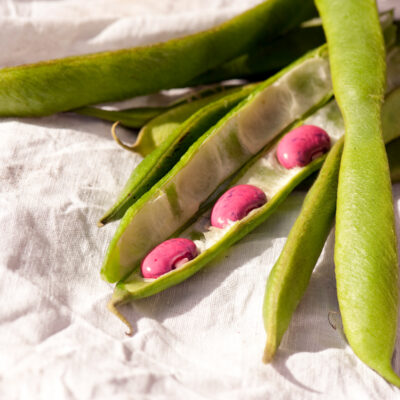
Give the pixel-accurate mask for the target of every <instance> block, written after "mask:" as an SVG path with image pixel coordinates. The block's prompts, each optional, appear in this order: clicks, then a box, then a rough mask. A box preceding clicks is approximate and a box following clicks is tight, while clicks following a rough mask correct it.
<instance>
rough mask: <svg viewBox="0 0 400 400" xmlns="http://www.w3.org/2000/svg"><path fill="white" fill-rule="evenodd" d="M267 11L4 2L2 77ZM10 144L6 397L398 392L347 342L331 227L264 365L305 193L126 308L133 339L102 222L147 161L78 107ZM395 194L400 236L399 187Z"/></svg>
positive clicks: (5, 153) (197, 5)
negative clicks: (116, 302)
mask: <svg viewBox="0 0 400 400" xmlns="http://www.w3.org/2000/svg"><path fill="white" fill-rule="evenodd" d="M256 3H259V1H258V0H257V1H250V0H230V1H228V0H218V1H213V2H204V1H199V0H190V1H188V0H186V1H185V0H173V1H172V0H170V1H160V0H151V1H146V2H143V1H139V0H136V1H133V0H129V1H128V0H124V1H122V0H119V1H116V0H115V1H112V2H109V1H106V0H99V1H94V0H88V1H86V2H81V1H78V0H60V1H57V2H54V1H50V0H47V1H46V0H42V1H39V0H38V1H30V2H29V1H18V0H5V1H2V2H0V43H1V48H2V51H1V52H0V67H4V66H11V65H17V64H21V63H27V62H34V61H39V60H46V59H50V58H55V57H61V56H67V55H72V54H84V53H88V52H96V51H101V50H110V49H117V48H122V47H128V46H136V45H140V44H147V43H153V42H156V41H159V40H166V39H168V38H172V37H178V36H182V35H184V34H187V33H191V32H195V31H199V30H202V29H206V28H208V27H210V26H213V25H215V24H217V23H219V22H221V21H224V20H226V19H228V18H230V17H232V16H233V15H236V14H238V13H239V12H241V11H243V10H245V9H247V8H249V7H251V6H253V5H255V4H256ZM395 3H396V1H389V0H386V1H382V2H381V3H380V5H381V7H382V8H385V9H387V8H388V7H390V6H391V5H394V4H395ZM399 10H400V7H399V6H398V5H397V15H399ZM174 94H176V92H173V93H172V94H171V93H162V94H159V95H154V96H149V97H143V98H139V99H135V100H134V101H127V102H123V103H122V104H123V105H151V104H157V103H160V102H165V101H167V100H168V99H169V98H170V97H171V96H172V95H174ZM120 129H121V131H123V128H120ZM0 137H1V140H0V182H1V185H0V226H1V234H0V293H1V295H2V296H1V298H2V301H1V304H0V354H1V355H0V398H1V399H7V400H13V399H34V400H36V399H57V400H64V399H65V400H72V399H79V400H80V399H96V400H97V399H111V398H112V399H114V400H123V399H135V400H162V399H177V400H180V399H185V400H202V399H212V400H225V399H229V400H261V399H263V400H264V399H269V398H273V399H276V400H283V399H298V400H300V399H316V398H323V399H335V400H338V399H349V398H357V399H377V400H378V399H379V400H381V399H397V398H400V389H397V388H394V387H392V386H390V385H389V384H387V383H386V382H385V381H384V380H383V379H382V378H380V377H379V376H378V375H377V374H376V373H375V372H373V371H372V370H370V369H369V368H368V367H366V366H365V365H364V364H363V363H362V362H361V361H359V360H358V358H357V357H356V356H355V355H354V354H353V352H352V350H351V349H350V348H349V346H348V345H347V343H346V340H345V338H344V336H343V332H342V330H341V327H340V317H339V315H338V314H337V312H338V304H337V298H336V286H335V277H334V263H333V249H334V234H333V232H332V233H331V235H330V236H329V239H328V241H327V244H326V246H325V249H324V251H323V253H322V255H321V257H320V259H319V262H318V265H317V267H316V270H315V271H314V273H313V276H312V279H311V282H310V286H309V288H308V290H307V292H306V294H305V297H304V299H303V300H302V302H301V304H300V306H299V308H298V309H297V311H296V313H295V314H294V316H293V320H292V322H291V325H290V328H289V330H288V332H287V333H286V335H285V337H284V339H283V342H282V344H281V347H280V350H279V351H278V353H277V356H276V360H275V361H274V362H273V363H272V364H270V365H263V364H262V362H261V357H262V352H263V348H264V344H265V333H264V328H263V321H262V311H261V310H262V302H263V295H264V289H265V282H266V278H267V276H268V274H269V272H270V270H271V268H272V267H273V265H274V262H275V261H276V259H277V257H278V256H279V254H280V251H281V250H282V247H283V245H284V243H285V239H286V237H287V235H288V233H289V231H290V228H291V226H292V224H293V222H294V221H295V218H296V216H297V215H298V213H299V210H300V207H301V204H302V201H303V199H304V192H300V191H296V192H294V193H293V194H292V195H291V196H290V197H289V198H288V200H287V201H286V202H285V203H284V204H283V205H282V206H281V207H280V208H279V209H278V211H277V212H276V213H275V214H274V215H273V216H272V217H271V218H270V219H269V220H268V221H267V222H266V223H264V224H263V225H262V226H260V227H259V228H258V229H256V230H255V231H253V232H252V233H250V234H249V235H248V236H247V237H246V238H244V239H243V240H242V241H240V242H239V243H237V244H236V245H235V246H234V247H233V248H231V249H230V250H229V251H228V252H226V253H225V254H223V256H221V257H219V259H217V260H215V261H213V262H212V263H211V265H210V266H209V267H208V268H206V269H204V270H202V271H201V272H199V273H197V274H196V275H195V276H193V277H192V278H190V279H189V280H187V281H186V282H183V283H182V284H180V285H178V286H176V287H173V288H170V289H168V290H166V291H165V292H163V293H160V294H157V295H155V296H153V297H150V298H147V299H143V300H138V301H135V302H134V303H131V304H130V305H126V306H124V307H123V308H122V311H123V312H124V313H125V314H126V316H127V318H128V319H129V320H130V321H132V322H133V325H134V329H135V335H134V336H133V337H127V336H125V335H124V332H125V330H126V328H125V327H124V326H123V325H122V324H121V322H120V321H119V320H118V319H117V318H115V316H113V315H112V314H111V313H109V312H108V311H107V309H106V304H107V301H108V299H109V297H110V295H111V293H112V289H113V287H112V285H110V284H108V283H106V282H104V281H103V280H101V278H100V275H99V270H100V266H101V264H102V260H103V256H104V254H105V251H106V249H107V246H108V243H109V241H110V239H111V237H112V235H113V233H114V231H115V229H116V226H117V223H113V224H110V225H107V226H106V227H104V228H102V229H99V228H97V226H96V221H97V220H98V218H99V217H100V216H101V215H102V214H103V213H104V212H105V211H106V209H107V208H108V207H109V206H110V205H111V204H112V203H113V202H114V200H115V199H116V195H117V194H118V192H119V190H120V189H121V188H122V186H123V185H124V183H125V181H126V180H127V178H128V176H129V175H130V173H131V171H132V169H133V168H134V167H135V166H136V165H137V164H138V163H139V162H140V160H141V157H140V156H139V155H135V154H133V153H129V152H127V151H125V150H123V149H121V148H120V147H118V146H117V145H116V144H115V142H114V141H113V140H112V138H111V136H110V124H109V123H106V122H101V121H97V120H95V119H92V118H87V117H83V116H77V115H75V114H73V113H65V114H58V115H54V116H50V117H46V118H36V119H33V118H27V119H14V118H13V119H1V120H0ZM125 137H127V138H128V139H129V138H131V139H132V140H133V136H132V134H129V133H128V132H127V131H125ZM393 189H394V191H393V197H394V204H395V212H396V223H397V230H398V232H399V231H400V217H399V214H400V185H399V184H396V185H394V187H393ZM328 316H329V317H330V318H329V319H328ZM396 349H397V352H398V351H399V349H400V342H399V341H398V342H397V346H396ZM394 368H395V370H396V371H397V372H400V360H399V357H396V354H395V356H394Z"/></svg>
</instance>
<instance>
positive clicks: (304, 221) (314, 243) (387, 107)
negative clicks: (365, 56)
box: [263, 89, 400, 362]
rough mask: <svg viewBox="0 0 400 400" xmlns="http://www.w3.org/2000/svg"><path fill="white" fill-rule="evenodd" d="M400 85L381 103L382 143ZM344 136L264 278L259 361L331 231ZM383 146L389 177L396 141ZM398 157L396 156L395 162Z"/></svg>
mask: <svg viewBox="0 0 400 400" xmlns="http://www.w3.org/2000/svg"><path fill="white" fill-rule="evenodd" d="M399 110H400V89H397V90H395V91H393V92H392V93H391V94H390V95H389V96H388V98H387V99H386V100H385V103H384V105H383V108H382V120H383V134H384V139H385V142H386V143H388V142H391V141H392V140H394V139H395V138H398V137H399V136H400V113H399ZM335 113H336V115H337V122H336V124H337V126H338V128H339V129H341V130H342V131H343V132H344V126H343V121H342V117H341V115H340V112H339V110H338V109H337V108H336V109H335ZM343 143H344V140H343V138H342V139H340V140H339V141H338V142H337V143H336V144H335V146H334V147H333V148H332V149H331V151H330V152H329V154H328V156H327V158H326V160H325V162H324V165H323V166H322V168H321V171H320V173H319V175H318V177H317V179H316V181H315V182H314V184H313V185H312V187H311V189H310V191H309V192H308V194H307V196H306V198H305V199H304V203H303V206H302V209H301V211H300V214H299V216H298V218H297V219H296V222H295V223H294V225H293V227H292V229H291V231H290V233H289V236H288V238H287V241H286V243H285V246H284V248H283V250H282V252H281V255H280V256H279V258H278V260H277V262H276V263H275V265H274V267H273V268H272V270H271V273H270V275H269V277H268V281H267V286H266V291H265V297H264V305H263V318H264V325H265V331H266V333H267V343H266V346H265V351H264V357H263V361H264V362H269V361H271V359H272V358H273V356H274V354H275V352H276V350H277V349H278V347H279V344H280V342H281V339H282V337H283V334H284V333H285V331H286V330H287V328H288V326H289V323H290V320H291V317H292V315H293V313H294V311H295V309H296V307H297V305H298V304H299V302H300V300H301V298H302V296H303V294H304V292H305V290H306V288H307V286H308V283H309V281H310V278H311V273H312V271H313V269H314V267H315V264H316V263H317V260H318V257H319V256H320V254H321V251H322V248H323V246H324V244H325V241H326V239H327V237H328V234H329V232H330V231H331V228H332V225H333V220H334V216H335V212H336V197H337V185H338V177H339V168H340V160H341V156H342V151H343ZM391 143H393V144H391V145H389V146H388V147H387V149H388V152H389V153H390V154H393V157H392V163H391V173H392V174H393V176H392V179H393V180H396V171H397V173H398V167H399V165H400V157H399V156H398V155H399V154H400V152H398V153H397V157H395V156H394V155H395V154H396V153H395V152H396V151H398V150H399V149H400V148H399V145H400V140H397V141H396V142H391ZM397 160H399V161H397Z"/></svg>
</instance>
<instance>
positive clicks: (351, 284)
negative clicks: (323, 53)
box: [316, 0, 400, 386]
mask: <svg viewBox="0 0 400 400" xmlns="http://www.w3.org/2000/svg"><path fill="white" fill-rule="evenodd" d="M316 5H317V7H318V10H319V12H320V15H321V17H322V22H323V27H324V30H325V34H326V37H327V42H328V47H329V54H330V63H331V69H332V81H333V87H334V92H335V97H336V99H337V102H338V104H339V107H340V109H341V112H342V115H343V119H344V121H345V128H346V137H345V144H344V149H343V155H342V160H341V164H340V173H339V184H338V197H337V212H336V243H335V265H336V268H335V272H336V281H337V292H338V301H339V308H340V312H341V315H342V321H343V327H344V333H345V335H346V337H347V339H348V341H349V344H350V346H351V347H352V349H353V350H354V352H355V354H356V355H357V356H358V357H359V358H360V359H361V360H362V361H363V362H364V363H365V364H367V365H368V366H369V367H371V368H372V369H374V370H375V371H377V372H378V373H379V374H380V375H381V376H383V377H384V378H385V379H386V380H388V381H389V382H391V383H393V384H395V385H397V386H400V377H398V376H397V375H396V373H395V372H394V371H393V369H392V366H391V358H392V354H393V349H394V345H395V339H396V328H397V314H398V257H397V249H396V235H395V226H394V213H393V204H392V194H391V182H390V176H389V167H388V161H387V156H386V152H385V147H384V143H383V140H382V125H381V118H380V116H381V104H382V100H383V93H384V85H385V58H384V54H385V50H384V44H383V39H382V32H381V29H380V26H379V21H378V13H377V9H376V4H375V1H373V0H351V1H350V0H348V1H339V0H316ZM359 21H362V24H360V23H359Z"/></svg>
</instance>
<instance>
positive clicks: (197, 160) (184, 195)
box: [102, 47, 331, 282]
mask: <svg viewBox="0 0 400 400" xmlns="http://www.w3.org/2000/svg"><path fill="white" fill-rule="evenodd" d="M329 96H331V83H330V79H329V62H328V58H327V52H326V48H325V47H321V48H319V49H316V50H315V51H313V52H311V53H309V54H307V55H306V56H304V57H303V58H302V59H300V60H298V61H297V62H296V63H294V64H292V65H291V66H289V67H288V68H286V69H285V70H283V71H282V72H281V73H279V74H277V75H275V76H274V77H272V78H270V79H268V80H267V81H266V82H263V83H262V84H260V85H259V86H258V87H257V89H256V90H255V91H254V92H252V93H251V94H250V95H249V96H248V97H247V98H246V99H245V100H243V101H242V102H241V103H240V104H239V105H238V106H236V107H235V108H234V109H233V110H232V111H230V112H229V113H228V114H227V115H226V116H225V117H224V118H223V119H221V120H220V121H219V122H218V124H216V125H215V126H214V127H212V128H211V129H209V130H208V131H207V132H206V133H205V134H204V135H202V136H201V137H200V138H199V139H198V140H197V141H196V142H195V143H194V144H193V145H192V146H191V147H190V149H189V150H188V151H187V152H186V153H185V154H184V155H183V157H182V158H181V159H180V161H179V162H178V163H177V164H176V165H175V166H174V168H173V169H172V170H171V171H170V172H169V173H168V174H166V175H165V176H164V177H163V178H162V179H161V180H160V181H159V182H158V183H157V184H156V185H154V186H153V187H152V188H151V190H150V191H148V192H147V193H146V194H145V195H143V196H142V197H141V198H140V199H139V200H138V201H137V202H136V203H134V204H133V206H132V207H131V208H129V210H128V211H127V212H126V213H125V215H124V217H123V219H122V220H121V223H120V225H119V227H118V229H117V232H116V234H115V236H114V238H113V239H112V241H111V243H110V246H109V250H108V252H107V254H106V259H105V262H104V264H103V268H102V276H103V277H104V278H105V279H106V280H108V281H110V282H116V281H119V280H120V279H122V278H124V277H126V276H127V275H128V274H130V272H131V271H132V270H133V269H134V268H135V267H136V265H137V262H138V261H140V260H141V259H142V257H143V256H144V255H145V254H146V252H148V251H149V250H150V249H151V248H153V247H154V246H155V245H157V244H158V243H160V242H162V241H163V240H165V239H167V238H168V237H169V236H171V235H172V234H173V233H174V232H176V231H177V230H178V229H180V228H181V227H182V226H183V225H184V224H185V223H186V222H187V221H188V220H189V219H190V218H192V217H193V215H194V214H195V213H196V212H197V211H198V210H199V208H200V207H201V204H202V203H203V202H204V201H206V199H207V198H208V197H209V196H210V195H211V194H212V193H213V192H214V191H215V190H216V189H217V188H218V186H219V185H220V184H221V183H222V182H224V181H225V180H226V179H228V178H229V177H230V176H232V175H233V174H234V173H235V172H236V171H237V170H238V169H239V168H240V167H241V166H242V165H243V164H244V163H245V162H247V161H248V160H249V159H251V158H252V157H253V156H254V155H255V154H257V153H258V152H259V151H260V150H261V149H262V148H263V147H264V146H265V145H266V144H267V143H269V142H270V141H271V140H272V139H273V138H274V137H276V136H277V135H279V133H280V132H282V130H284V129H285V128H286V127H287V126H288V125H290V124H291V123H292V122H293V121H295V120H296V119H299V118H302V117H303V115H304V114H306V113H307V112H309V111H310V110H311V109H312V108H313V107H315V106H317V105H318V104H320V103H321V102H324V101H326V99H327V98H329ZM194 177H196V179H194ZM155 227H157V229H155Z"/></svg>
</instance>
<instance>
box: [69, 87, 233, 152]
mask: <svg viewBox="0 0 400 400" xmlns="http://www.w3.org/2000/svg"><path fill="white" fill-rule="evenodd" d="M227 89H228V87H227V86H224V85H214V86H212V87H208V88H205V89H200V90H196V91H194V92H193V93H191V94H190V95H185V96H183V97H182V98H179V99H178V100H176V101H173V102H172V104H168V105H166V106H160V107H136V108H125V109H121V110H105V109H103V108H98V107H91V106H87V107H81V108H77V109H75V110H73V111H74V112H75V113H77V114H80V115H86V116H88V117H94V118H98V119H102V120H104V121H110V122H117V121H118V122H119V124H120V125H122V126H126V127H127V128H135V129H139V128H142V127H143V126H144V125H146V124H147V123H148V122H150V121H151V120H153V119H154V118H156V117H158V116H159V115H161V114H164V113H167V112H168V111H170V110H172V109H176V110H177V111H175V113H176V114H175V113H171V114H167V115H168V118H165V119H161V120H159V123H158V124H157V125H153V127H154V128H153V129H155V127H158V126H160V125H163V124H168V125H169V126H170V122H174V121H176V122H177V123H179V120H182V119H183V118H185V117H186V118H187V117H189V116H190V115H191V113H192V112H193V110H196V106H194V107H193V108H184V109H183V111H179V110H181V108H182V107H183V106H185V105H186V104H187V103H192V102H195V103H196V102H197V101H198V100H201V99H203V98H205V97H209V98H210V101H214V99H213V98H212V96H213V95H216V94H218V93H220V92H223V91H225V90H227ZM199 107H201V105H200V106H199ZM158 129H159V128H158ZM151 132H152V130H150V132H149V133H151ZM161 136H162V137H161V138H160V139H157V135H155V139H153V141H155V142H161V141H162V138H163V137H165V136H167V134H163V135H161ZM149 141H150V142H151V141H152V139H150V140H149ZM135 144H136V145H138V143H135Z"/></svg>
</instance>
